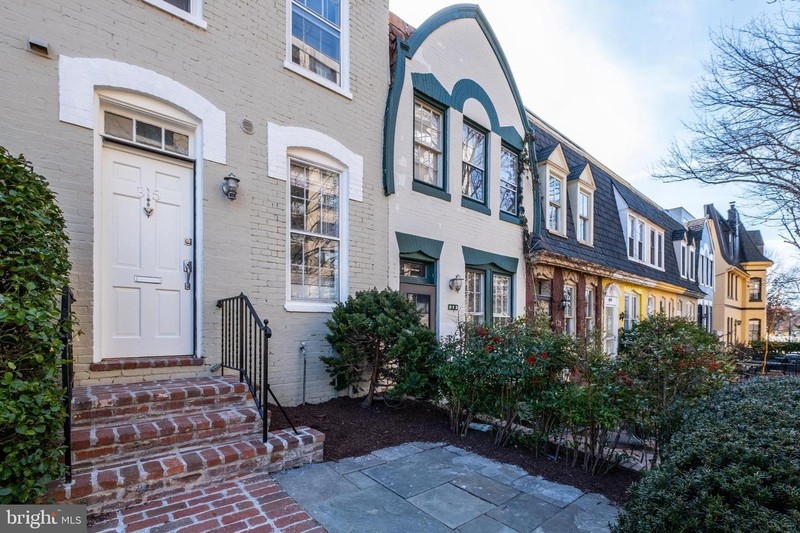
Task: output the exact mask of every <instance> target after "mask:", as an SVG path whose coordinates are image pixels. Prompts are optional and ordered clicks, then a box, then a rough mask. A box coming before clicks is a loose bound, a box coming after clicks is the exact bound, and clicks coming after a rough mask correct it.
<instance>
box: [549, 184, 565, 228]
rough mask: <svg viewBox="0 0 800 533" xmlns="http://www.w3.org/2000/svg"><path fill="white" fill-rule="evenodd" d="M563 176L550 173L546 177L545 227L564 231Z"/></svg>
mask: <svg viewBox="0 0 800 533" xmlns="http://www.w3.org/2000/svg"><path fill="white" fill-rule="evenodd" d="M564 211H565V210H564V178H561V177H558V176H556V175H554V174H550V176H549V178H548V179H547V229H549V230H550V231H554V232H556V233H564V232H565V228H564V225H565V224H564V222H563V220H562V219H563V218H564V216H563V214H564Z"/></svg>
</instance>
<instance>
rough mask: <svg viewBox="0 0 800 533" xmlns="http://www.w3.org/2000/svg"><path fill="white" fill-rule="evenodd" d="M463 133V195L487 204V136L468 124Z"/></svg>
mask: <svg viewBox="0 0 800 533" xmlns="http://www.w3.org/2000/svg"><path fill="white" fill-rule="evenodd" d="M462 132H463V135H464V136H463V139H462V143H461V157H462V171H461V172H462V173H461V178H462V181H461V193H462V194H463V195H464V196H466V197H467V198H470V199H472V200H475V201H476V202H480V203H486V134H485V133H483V132H482V131H480V130H478V129H477V128H475V127H473V126H472V125H470V124H467V123H466V122H465V123H464V126H463V128H462Z"/></svg>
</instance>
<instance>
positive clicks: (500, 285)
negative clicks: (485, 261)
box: [492, 272, 511, 324]
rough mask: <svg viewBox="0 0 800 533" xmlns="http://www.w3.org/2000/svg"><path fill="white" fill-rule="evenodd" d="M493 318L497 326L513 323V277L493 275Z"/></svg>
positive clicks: (494, 273)
mask: <svg viewBox="0 0 800 533" xmlns="http://www.w3.org/2000/svg"><path fill="white" fill-rule="evenodd" d="M492 318H493V321H494V323H495V324H507V323H509V322H511V276H506V275H505V274H498V273H497V272H493V273H492Z"/></svg>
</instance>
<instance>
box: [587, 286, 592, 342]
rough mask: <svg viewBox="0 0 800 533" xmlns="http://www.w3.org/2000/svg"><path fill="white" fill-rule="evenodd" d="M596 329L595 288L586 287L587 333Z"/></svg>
mask: <svg viewBox="0 0 800 533" xmlns="http://www.w3.org/2000/svg"><path fill="white" fill-rule="evenodd" d="M593 330H594V289H586V333H591V332H592V331H593Z"/></svg>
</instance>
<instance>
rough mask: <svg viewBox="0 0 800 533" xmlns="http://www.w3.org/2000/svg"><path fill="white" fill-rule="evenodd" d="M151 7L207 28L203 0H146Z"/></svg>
mask: <svg viewBox="0 0 800 533" xmlns="http://www.w3.org/2000/svg"><path fill="white" fill-rule="evenodd" d="M144 1H145V2H146V3H148V4H150V5H151V6H155V7H157V8H159V9H163V10H164V11H166V12H167V13H170V14H172V15H175V16H176V17H179V18H182V19H184V20H186V21H187V22H191V23H192V24H194V25H196V26H200V27H201V28H205V27H206V26H207V24H206V22H205V21H204V20H203V0H144Z"/></svg>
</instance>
